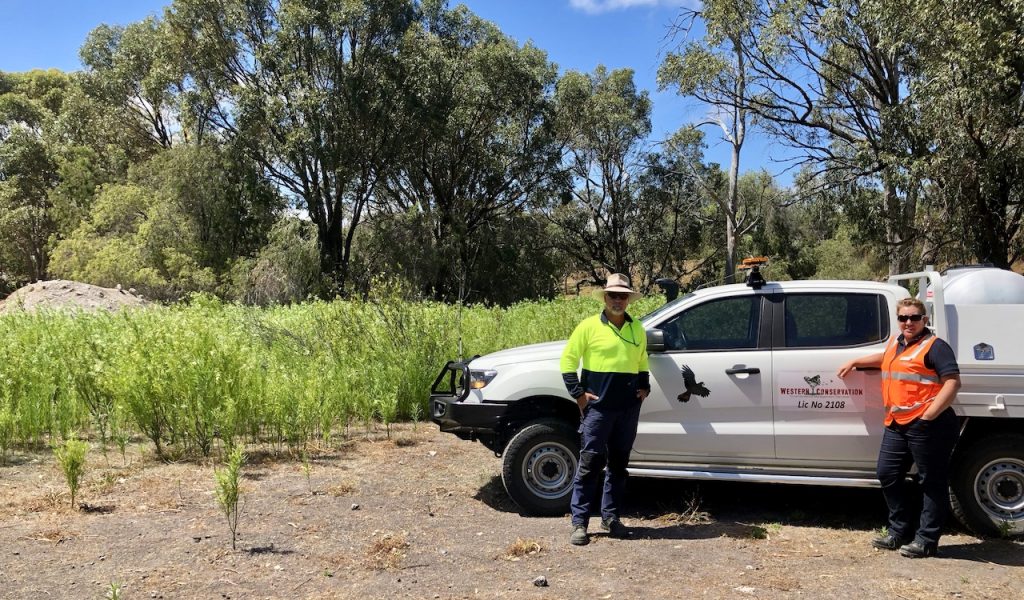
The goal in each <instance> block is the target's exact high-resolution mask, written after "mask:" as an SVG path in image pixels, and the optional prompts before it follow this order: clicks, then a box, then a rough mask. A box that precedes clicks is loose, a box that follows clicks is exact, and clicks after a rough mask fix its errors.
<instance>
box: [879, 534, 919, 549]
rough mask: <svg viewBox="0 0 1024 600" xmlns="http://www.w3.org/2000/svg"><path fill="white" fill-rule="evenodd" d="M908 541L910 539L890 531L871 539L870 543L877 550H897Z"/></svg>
mask: <svg viewBox="0 0 1024 600" xmlns="http://www.w3.org/2000/svg"><path fill="white" fill-rule="evenodd" d="M908 541H910V540H908V539H906V538H901V537H899V536H895V535H893V534H891V533H890V534H886V535H883V536H882V537H876V538H875V539H873V540H871V545H872V546H874V547H875V548H878V549H879V550H899V548H900V546H903V545H904V544H906V543H907V542H908Z"/></svg>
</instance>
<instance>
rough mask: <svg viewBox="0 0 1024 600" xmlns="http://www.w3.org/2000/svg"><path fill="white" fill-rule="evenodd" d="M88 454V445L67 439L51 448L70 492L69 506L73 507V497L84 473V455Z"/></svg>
mask: <svg viewBox="0 0 1024 600" xmlns="http://www.w3.org/2000/svg"><path fill="white" fill-rule="evenodd" d="M88 453H89V443H88V442H83V441H81V440H76V439H73V438H67V439H65V440H64V443H62V444H58V445H56V446H54V448H53V455H54V456H55V457H56V458H57V463H58V464H59V465H60V468H61V471H62V472H63V473H64V480H65V481H66V482H67V484H68V489H69V490H70V491H71V506H74V505H75V496H76V495H77V494H78V487H79V485H80V484H81V482H82V474H83V473H84V472H85V455H86V454H88Z"/></svg>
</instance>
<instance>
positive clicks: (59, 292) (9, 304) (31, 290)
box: [0, 279, 147, 314]
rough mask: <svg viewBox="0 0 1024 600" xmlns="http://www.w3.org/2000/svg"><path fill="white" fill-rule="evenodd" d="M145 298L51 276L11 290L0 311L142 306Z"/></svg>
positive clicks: (112, 308)
mask: <svg viewBox="0 0 1024 600" xmlns="http://www.w3.org/2000/svg"><path fill="white" fill-rule="evenodd" d="M145 304H147V302H146V300H143V299H142V298H141V297H139V296H137V295H136V294H135V293H134V290H125V289H121V288H120V287H116V288H105V287H100V286H96V285H90V284H88V283H81V282H78V281H67V280H64V279H54V280H51V281H37V282H35V283H30V284H28V285H26V286H24V287H21V288H19V289H17V290H15V291H14V293H12V294H11V295H10V296H8V297H7V298H5V299H3V300H0V314H3V313H5V312H12V311H15V310H26V311H35V310H39V309H72V310H74V309H79V310H110V311H116V310H120V309H122V308H125V307H134V306H144V305H145Z"/></svg>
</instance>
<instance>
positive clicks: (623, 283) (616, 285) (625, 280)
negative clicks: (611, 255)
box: [593, 273, 643, 302]
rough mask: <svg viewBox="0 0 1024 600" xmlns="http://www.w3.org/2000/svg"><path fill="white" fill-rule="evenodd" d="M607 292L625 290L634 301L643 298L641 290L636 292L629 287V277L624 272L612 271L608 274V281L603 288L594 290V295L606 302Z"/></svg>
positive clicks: (630, 299)
mask: <svg viewBox="0 0 1024 600" xmlns="http://www.w3.org/2000/svg"><path fill="white" fill-rule="evenodd" d="M606 292H624V293H626V294H629V301H630V302H633V301H634V300H638V299H640V298H643V294H641V293H640V292H634V291H633V288H631V287H629V277H626V276H625V275H623V274H622V273H612V274H611V275H609V276H608V281H606V282H605V284H604V287H603V288H598V289H596V290H594V292H593V294H594V297H595V298H597V299H598V300H600V301H602V302H604V295H605V293H606Z"/></svg>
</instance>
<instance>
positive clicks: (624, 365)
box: [559, 311, 650, 405]
mask: <svg viewBox="0 0 1024 600" xmlns="http://www.w3.org/2000/svg"><path fill="white" fill-rule="evenodd" d="M581 360H582V361H583V370H582V377H581V378H580V379H577V378H576V370H577V369H578V368H579V366H580V361H581ZM559 368H560V370H561V372H562V378H563V379H564V380H565V385H566V389H568V391H569V394H570V395H571V396H573V397H574V398H575V397H578V396H579V395H580V394H582V393H583V392H584V391H587V392H590V393H592V394H595V395H597V396H598V400H597V402H604V400H605V399H606V398H607V399H608V402H604V404H605V405H613V404H624V403H627V402H629V401H632V400H634V399H635V397H636V390H637V389H641V388H642V389H647V388H649V387H650V386H649V383H648V382H649V375H648V371H649V370H650V367H649V366H648V363H647V333H646V332H645V331H644V327H643V325H642V324H641V323H640V322H639V321H637V320H635V319H633V318H632V317H630V316H629V315H628V314H627V315H626V322H625V323H623V324H622V329H618V328H616V327H615V325H613V324H612V323H611V322H609V321H608V318H607V317H606V316H605V314H604V311H602V312H601V313H600V314H598V315H594V316H592V317H588V318H586V319H584V320H583V322H582V323H580V324H579V325H577V326H576V329H575V330H573V332H572V335H571V336H570V337H569V343H567V344H566V346H565V350H563V351H562V359H561V361H560V363H559Z"/></svg>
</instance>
